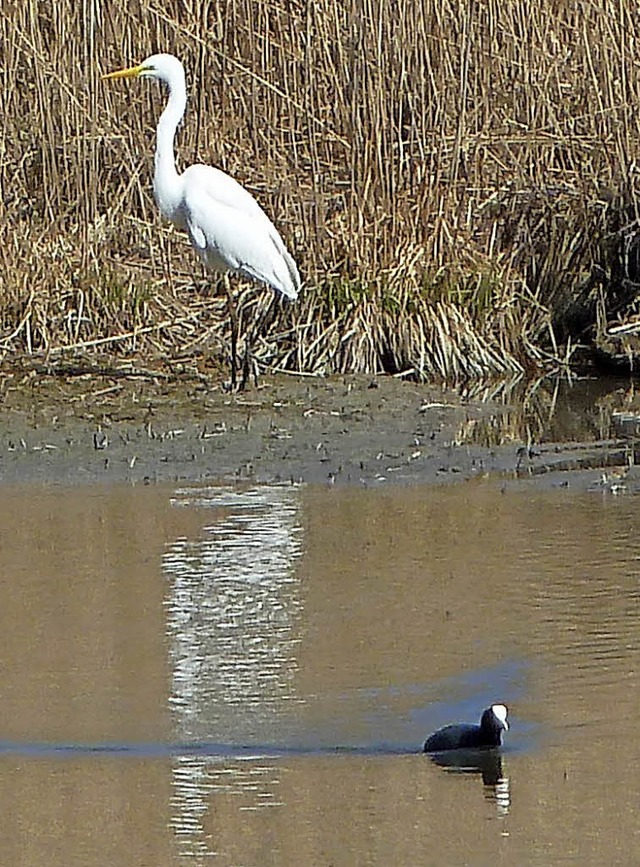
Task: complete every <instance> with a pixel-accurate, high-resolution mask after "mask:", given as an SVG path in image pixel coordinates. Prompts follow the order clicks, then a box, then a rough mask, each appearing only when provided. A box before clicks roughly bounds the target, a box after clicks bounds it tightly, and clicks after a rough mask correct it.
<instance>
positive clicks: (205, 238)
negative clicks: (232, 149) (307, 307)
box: [183, 166, 300, 300]
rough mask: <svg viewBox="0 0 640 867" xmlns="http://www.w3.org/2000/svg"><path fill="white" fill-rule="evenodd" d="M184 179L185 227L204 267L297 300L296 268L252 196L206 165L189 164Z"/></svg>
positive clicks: (298, 283) (270, 223)
mask: <svg viewBox="0 0 640 867" xmlns="http://www.w3.org/2000/svg"><path fill="white" fill-rule="evenodd" d="M183 179H184V196H183V210H184V217H185V223H186V226H187V230H188V232H189V235H190V237H191V242H192V244H193V246H194V247H195V248H196V250H197V251H198V253H199V254H200V256H201V257H202V259H203V261H204V262H205V264H206V265H207V266H208V267H210V268H215V269H216V270H230V271H238V272H240V273H242V274H245V275H247V276H248V277H251V278H253V279H254V280H259V281H261V282H263V283H267V284H268V285H269V286H271V287H272V288H273V289H276V290H277V291H279V292H282V293H283V294H284V295H286V296H287V297H288V298H291V299H292V300H293V299H295V298H297V295H298V290H299V288H300V275H299V274H298V269H297V267H296V264H295V262H294V260H293V258H292V257H291V255H290V254H289V252H288V250H287V248H286V246H285V244H284V241H283V240H282V238H281V237H280V235H279V233H278V231H277V229H276V228H275V226H274V225H273V223H272V222H271V220H270V219H269V218H268V217H267V215H266V214H265V212H264V211H263V210H262V208H261V207H260V205H259V204H258V202H257V201H256V200H255V199H254V198H253V196H252V195H251V193H249V192H247V190H245V189H244V187H242V186H241V185H240V184H239V183H237V181H234V180H233V178H231V177H230V176H229V175H227V174H225V173H224V172H221V171H220V170H219V169H214V168H211V167H209V166H191V167H190V168H189V169H187V171H186V172H185V173H184V175H183Z"/></svg>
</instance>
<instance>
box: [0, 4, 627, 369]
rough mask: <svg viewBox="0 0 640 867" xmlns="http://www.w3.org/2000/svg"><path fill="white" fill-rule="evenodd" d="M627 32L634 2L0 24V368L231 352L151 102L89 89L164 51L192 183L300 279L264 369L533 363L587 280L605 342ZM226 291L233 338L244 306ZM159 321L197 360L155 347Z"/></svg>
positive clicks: (568, 328)
mask: <svg viewBox="0 0 640 867" xmlns="http://www.w3.org/2000/svg"><path fill="white" fill-rule="evenodd" d="M639 26H640V25H639V24H638V20H637V15H636V14H635V7H633V6H632V5H631V4H630V3H628V2H626V0H625V2H620V3H618V4H590V3H587V2H585V0H580V2H578V3H577V4H558V3H556V2H552V0H542V2H541V3H539V4H537V5H536V6H535V7H532V6H531V4H530V3H527V4H525V3H524V0H504V2H501V3H498V2H497V0H484V2H482V3H477V4H469V3H467V2H463V0H447V2H445V3H440V2H437V3H436V2H435V0H422V2H421V3H405V4H400V5H398V4H388V3H385V2H382V0H354V2H352V3H351V4H347V5H345V4H343V3H338V2H336V0H320V2H318V3H315V4H311V5H309V4H307V5H305V4H299V5H295V4H293V5H292V4H290V3H284V2H280V0H276V2H274V3H271V4H255V3H251V2H249V0H224V2H222V3H220V4H213V3H210V2H205V3H196V2H194V0H184V2H181V3H172V2H169V3H166V2H163V3H160V2H159V0H151V2H145V3H144V4H142V3H139V2H134V3H133V5H132V4H131V3H124V2H122V0H114V2H113V3H111V4H109V5H108V7H105V6H104V5H103V4H100V3H98V2H97V0H86V2H85V3H84V4H83V6H82V9H81V10H80V9H79V7H78V6H77V4H73V3H71V2H70V0H60V2H59V3H57V4H56V5H55V7H51V6H47V5H46V4H40V3H37V2H35V0H27V2H26V3H17V2H16V0H7V2H5V4H4V5H3V7H2V10H0V39H2V44H3V71H4V74H5V81H4V87H3V89H2V92H0V118H2V120H1V123H2V135H1V138H0V346H2V347H4V350H5V351H8V352H12V353H19V352H24V351H39V350H49V349H52V348H63V347H65V346H67V347H71V346H74V345H76V344H79V343H83V342H87V341H99V340H102V339H109V337H113V338H114V339H115V341H116V343H117V344H118V347H119V350H118V351H120V352H122V353H123V354H124V355H127V354H136V353H138V354H139V353H144V352H145V351H154V352H159V353H162V352H166V353H167V354H171V355H175V354H176V353H179V352H180V340H179V339H178V338H177V335H178V334H183V333H184V334H185V340H186V341H187V342H188V343H190V344H191V345H192V346H194V347H195V346H196V345H197V337H198V332H200V333H201V334H203V335H208V337H207V341H206V342H207V344H213V345H215V346H224V345H225V341H226V340H227V336H228V325H227V323H225V322H224V312H223V307H222V305H221V304H220V303H219V302H218V300H217V299H216V298H212V299H211V300H209V301H208V300H206V296H202V297H201V296H198V297H197V298H196V299H195V300H194V288H193V287H194V281H198V280H199V279H200V271H199V268H198V266H197V264H196V260H195V258H194V257H193V255H192V253H191V251H190V250H189V249H188V245H187V244H186V243H185V241H184V239H183V238H180V237H178V236H177V235H176V234H175V233H174V232H173V231H171V230H169V229H167V228H166V227H162V226H160V223H159V220H158V217H157V214H156V209H155V206H154V204H153V203H152V201H151V198H150V175H151V166H152V141H153V128H154V125H155V122H156V118H157V116H158V114H159V111H160V109H161V105H162V99H163V97H162V96H161V95H160V94H159V92H158V91H157V90H156V89H155V88H154V87H151V88H147V87H145V86H144V85H143V86H141V85H140V84H139V83H138V84H133V85H132V86H131V87H130V88H127V89H124V87H125V86H124V85H123V87H122V88H113V87H111V88H108V87H105V86H104V85H103V84H102V83H101V82H100V81H99V73H100V72H102V71H104V70H106V69H111V68H114V67H116V66H120V65H122V64H125V63H129V62H132V61H136V60H140V59H142V58H143V57H144V56H145V55H147V54H150V53H152V52H153V51H156V50H171V51H173V52H174V53H176V54H178V55H179V56H180V57H181V58H182V59H183V60H184V62H185V65H186V66H187V69H188V73H189V84H190V89H191V94H192V99H191V103H190V107H189V113H188V115H187V118H186V123H185V126H184V129H183V130H182V131H181V133H180V136H179V160H180V162H181V164H182V165H184V164H186V163H188V162H191V161H194V160H196V159H201V160H203V161H206V162H212V163H214V164H216V165H219V166H221V167H222V168H223V169H225V170H226V171H229V172H230V173H232V174H233V175H234V176H236V177H237V178H238V179H239V180H240V181H241V182H242V183H244V184H245V185H246V186H247V187H248V188H249V189H250V190H251V191H252V192H253V193H255V194H256V195H257V197H258V198H259V200H260V201H261V202H262V203H263V204H264V205H265V207H266V208H267V210H268V211H269V212H270V213H271V214H272V215H273V217H274V219H275V222H276V223H277V225H278V226H279V228H280V229H281V230H282V233H283V235H284V236H285V238H286V239H287V240H288V242H289V243H290V246H291V247H292V249H293V250H294V252H295V254H296V257H297V258H298V260H299V261H300V264H301V270H302V272H303V274H304V276H305V278H306V286H307V288H306V291H305V294H304V296H303V298H302V300H301V302H300V303H299V304H298V305H297V307H296V308H295V309H286V308H282V309H281V310H280V311H279V315H278V316H276V317H274V318H271V319H269V321H266V320H265V325H264V329H263V330H262V331H261V340H260V341H259V351H260V352H261V353H262V360H263V363H265V364H276V365H280V366H283V365H288V366H291V367H292V368H294V369H301V370H308V371H319V370H324V371H327V372H328V371H331V370H335V369H353V370H380V369H385V370H389V371H392V372H397V371H402V370H407V369H412V370H415V371H416V372H417V374H418V375H421V376H431V375H434V374H438V375H440V376H443V377H445V378H447V379H450V380H465V379H467V378H469V377H476V376H479V375H485V374H503V373H504V372H506V371H516V370H519V369H522V368H523V367H528V366H529V365H534V366H537V365H539V364H542V365H546V363H547V361H546V359H545V356H544V353H543V352H542V349H544V348H545V347H547V350H550V351H551V354H554V352H555V350H554V349H553V345H552V344H551V343H550V342H549V339H548V335H549V334H550V333H553V334H554V335H557V336H558V339H559V340H560V341H565V340H567V339H568V338H569V337H571V336H572V335H574V336H575V335H576V334H584V333H586V332H587V331H588V329H589V328H590V327H591V326H590V323H589V316H590V315H591V311H592V310H595V302H594V294H593V286H592V283H593V282H594V278H593V275H594V273H596V271H597V269H601V270H604V272H606V274H605V277H606V279H607V280H608V281H609V282H608V283H607V286H605V289H604V291H605V319H607V318H608V317H611V316H613V315H616V316H619V317H620V316H622V315H623V314H624V312H625V310H626V307H625V304H628V303H629V298H630V296H632V295H633V293H631V292H629V293H627V295H624V293H622V295H621V293H620V290H619V281H620V280H622V279H626V280H627V281H628V279H629V274H628V273H627V274H626V276H625V275H624V274H623V275H622V277H620V275H618V272H617V271H616V268H617V265H616V262H617V261H618V259H620V257H621V256H623V254H624V255H626V254H625V250H627V251H628V247H629V239H631V242H633V239H634V238H635V236H636V228H635V227H636V225H637V222H636V221H637V214H636V215H635V218H634V217H633V213H634V210H635V209H634V207H633V201H634V197H633V195H632V192H633V189H632V188H633V185H634V183H635V177H634V176H633V175H630V167H631V165H632V163H633V160H634V157H635V154H636V153H637V152H638V150H639V148H638V144H639V141H640V129H639V125H638V123H639V122H638V113H637V110H636V108H637V105H638V104H639V102H640V78H639V76H638V73H637V69H636V64H635V56H634V53H633V51H632V46H633V45H634V44H635V41H636V37H637V35H638V28H639ZM603 190H605V191H606V190H609V191H612V193H611V195H608V198H607V201H606V202H605V199H604V198H603V195H602V192H603ZM614 203H617V204H616V205H615V207H614ZM616 208H617V210H616ZM623 215H624V216H623ZM622 223H625V224H628V225H631V226H632V229H631V230H630V231H627V234H626V235H624V243H625V244H626V245H627V246H626V247H624V244H622V247H624V249H622V252H620V251H621V243H622V242H620V241H619V238H620V237H622V236H621V235H620V232H621V231H622V226H621V225H619V224H622ZM607 245H608V246H607ZM603 249H604V252H603ZM616 257H618V258H616ZM616 280H618V282H616ZM596 282H597V281H596ZM611 287H613V288H611ZM239 291H240V292H241V295H242V297H241V299H240V302H239V310H240V313H241V316H242V317H243V319H244V321H245V323H248V322H249V320H250V319H251V315H252V311H253V310H254V303H255V302H254V301H253V300H252V299H254V298H255V297H256V294H255V293H256V290H255V288H253V289H251V290H250V291H249V292H248V293H247V294H246V295H245V294H244V290H239ZM607 293H608V294H607ZM258 294H259V293H258ZM609 296H611V298H610V297H609ZM614 296H615V297H614ZM578 301H579V303H578ZM168 308H169V309H170V310H171V313H170V314H169V315H167V309H168ZM585 311H586V313H585ZM190 317H191V318H190ZM581 317H582V319H581ZM167 320H170V321H173V322H176V323H185V322H186V321H187V320H189V322H190V330H189V332H188V336H187V334H186V332H183V331H182V330H181V329H182V328H183V325H179V326H178V325H177V326H176V328H167V329H164V330H163V329H159V331H155V332H154V330H153V326H154V323H156V322H160V323H161V322H163V321H167ZM582 320H585V321H582ZM550 323H552V325H553V327H552V329H551V331H550V329H549V324H550ZM123 334H131V335H134V334H135V335H137V336H136V337H135V339H134V338H133V337H132V338H131V339H130V340H129V341H121V340H120V339H119V337H120V336H121V335H123ZM151 334H153V339H151V338H150V337H147V336H146V335H151ZM140 335H142V337H140ZM538 349H540V351H538ZM562 352H563V350H562V348H561V347H560V346H559V347H558V351H557V353H555V354H560V355H562Z"/></svg>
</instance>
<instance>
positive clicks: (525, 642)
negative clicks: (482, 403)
mask: <svg viewBox="0 0 640 867" xmlns="http://www.w3.org/2000/svg"><path fill="white" fill-rule="evenodd" d="M0 512H1V515H0V528H1V529H0V576H1V580H2V584H3V593H2V606H1V607H0V642H1V644H2V652H1V654H0V659H1V660H2V667H1V669H0V696H1V702H0V804H1V808H2V820H1V824H0V827H1V828H2V844H1V845H0V864H6V865H32V864H33V865H36V864H38V865H41V864H45V863H46V864H49V865H57V864H60V865H63V864H64V865H125V864H126V865H132V864H136V865H179V864H185V865H186V864H204V863H220V864H224V865H252V867H253V865H255V867H262V865H285V867H286V865H292V867H293V865H296V867H299V865H369V864H371V865H415V864H425V865H431V864H435V865H440V864H443V865H456V864H473V865H484V864H487V865H495V864H505V865H506V864H509V865H513V864H540V865H548V864H564V863H579V864H612V863H616V864H632V863H638V861H639V860H640V842H639V831H638V829H639V825H638V810H637V804H638V801H639V797H640V776H639V775H638V773H637V768H638V764H639V762H640V726H639V724H638V694H639V689H638V687H639V685H640V684H639V680H640V675H639V670H640V669H639V663H640V637H639V635H640V632H639V629H638V613H639V606H638V602H639V598H640V590H639V584H638V578H639V573H640V570H639V564H640V541H639V538H638V530H637V528H638V526H639V523H640V520H639V519H640V498H638V496H637V495H635V494H632V493H627V494H626V495H625V494H622V495H620V496H613V495H612V494H611V492H610V491H604V490H598V491H593V490H591V491H586V492H575V491H572V490H570V489H556V490H535V489H528V490H518V489H515V490H512V489H509V490H507V489H505V488H504V486H502V485H501V484H499V483H495V482H492V481H475V482H468V483H465V484H461V485H455V486H451V487H445V488H442V487H437V488H430V487H408V488H407V487H394V488H389V489H386V490H362V489H358V488H350V487H344V488H339V487H336V486H297V485H286V486H285V485H283V486H258V485H255V486H251V485H245V486H236V485H226V486H225V485H217V486H203V485H193V484H188V485H184V486H179V485H176V484H172V485H166V484H162V485H160V484H159V485H147V486H145V485H139V486H125V485H122V486H120V485H114V486H98V487H96V486H92V485H86V486H77V487H73V488H62V487H44V486H40V485H22V486H21V485H16V486H5V487H4V489H3V497H2V501H1V503H0ZM495 700H500V701H504V702H505V703H507V704H508V705H509V708H510V713H511V731H510V732H509V734H508V736H507V738H506V743H505V748H504V750H503V753H502V756H501V759H500V761H499V762H491V761H489V762H488V763H486V765H485V767H484V768H482V769H478V768H476V770H475V771H471V770H469V769H468V768H467V769H466V770H465V769H462V768H456V767H453V768H445V767H441V766H438V765H436V764H435V763H434V762H433V761H432V760H431V759H429V758H428V757H426V756H424V755H422V754H421V753H420V748H421V745H422V742H423V741H424V739H425V737H426V735H427V734H429V733H430V732H431V731H432V730H433V729H434V728H437V727H438V726H440V725H442V724H445V723H447V722H451V721H458V720H459V721H475V720H476V719H477V717H478V716H479V713H480V711H481V710H482V708H484V707H485V706H487V705H488V704H489V703H491V702H492V701H495Z"/></svg>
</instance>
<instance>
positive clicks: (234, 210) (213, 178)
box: [102, 54, 300, 386]
mask: <svg viewBox="0 0 640 867" xmlns="http://www.w3.org/2000/svg"><path fill="white" fill-rule="evenodd" d="M102 77H103V79H113V78H155V79H158V80H159V81H161V82H164V84H166V85H167V87H168V89H169V99H168V101H167V104H166V106H165V109H164V111H163V112H162V114H161V115H160V120H159V121H158V128H157V132H156V152H155V168H154V174H153V195H154V198H155V200H156V203H157V205H158V207H159V208H160V211H161V213H162V214H163V216H164V217H166V218H167V219H169V220H170V221H171V222H172V223H173V224H174V225H175V226H177V228H178V229H182V230H184V231H186V232H187V233H188V235H189V238H190V239H191V244H192V245H193V247H194V248H195V250H196V252H197V253H198V255H199V256H200V258H201V259H202V261H203V262H204V264H205V266H206V267H207V268H209V269H211V270H213V271H220V272H224V273H225V274H228V273H229V272H231V273H235V274H241V275H243V276H245V277H250V278H251V279H253V280H257V281H258V282H261V283H266V284H267V285H268V286H271V288H272V289H274V290H275V291H276V292H279V293H281V294H282V295H284V296H285V297H286V298H288V299H289V300H291V301H295V299H296V298H297V297H298V292H299V291H300V274H299V273H298V268H297V267H296V263H295V261H294V259H293V257H292V256H291V254H290V253H289V251H288V250H287V248H286V246H285V243H284V241H283V240H282V238H281V237H280V234H279V232H278V230H277V229H276V227H275V226H274V225H273V223H272V222H271V220H270V219H269V217H268V216H267V215H266V214H265V212H264V211H263V210H262V208H261V207H260V205H259V204H258V202H257V201H256V200H255V199H254V198H253V196H252V195H251V193H249V192H248V191H247V190H245V189H244V187H242V186H241V185H240V184H239V183H238V182H237V181H235V180H234V179H233V178H232V177H230V176H229V175H227V174H225V172H223V171H221V170H220V169H216V168H213V167H212V166H205V165H198V164H196V165H192V166H189V167H188V168H186V169H185V170H184V172H182V174H179V173H178V171H177V169H176V164H175V155H174V139H175V134H176V129H177V127H178V124H179V123H180V121H181V120H182V118H183V116H184V112H185V109H186V106H187V88H186V83H185V74H184V67H183V65H182V63H180V61H179V60H178V58H177V57H174V56H173V55H172V54H154V55H152V56H151V57H148V58H147V59H146V60H144V61H143V62H142V63H141V64H140V65H139V66H132V67H130V68H128V69H121V70H118V71H117V72H111V73H109V74H107V75H103V76H102ZM225 282H226V288H227V294H228V301H229V313H230V317H231V332H232V337H231V340H232V347H231V359H232V360H231V381H232V386H235V384H236V352H237V320H236V314H235V309H234V305H233V301H232V297H231V290H230V288H229V285H228V282H227V281H226V279H225ZM246 372H247V371H246V368H245V378H246Z"/></svg>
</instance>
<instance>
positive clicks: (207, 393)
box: [0, 375, 637, 493]
mask: <svg viewBox="0 0 640 867" xmlns="http://www.w3.org/2000/svg"><path fill="white" fill-rule="evenodd" d="M509 411H510V407H509V406H508V405H506V406H505V405H503V404H499V403H497V402H492V401H488V402H487V401H469V400H467V401H465V400H463V399H461V398H460V397H459V396H458V395H455V394H453V393H451V392H445V391H443V390H440V389H436V388H433V387H426V386H421V385H418V384H415V383H410V382H402V381H398V380H395V379H393V378H390V377H381V378H378V379H373V380H372V379H371V378H370V377H355V376H348V377H339V378H333V379H326V380H318V379H303V378H300V379H297V378H292V377H282V378H271V379H268V380H266V379H265V381H264V383H263V384H262V385H261V387H260V388H257V389H256V388H254V389H251V390H249V391H247V392H246V393H244V394H240V395H230V394H226V393H224V392H223V391H222V390H221V389H220V388H217V387H212V386H211V384H210V383H207V382H206V381H204V380H187V381H183V382H181V381H172V382H170V381H168V380H164V379H161V378H155V379H154V378H149V377H143V378H135V377H133V378H132V377H127V378H120V379H115V378H113V377H109V376H96V375H87V376H80V377H72V378H66V379H65V378H53V377H46V376H44V377H43V376H40V375H34V376H33V377H31V378H30V379H29V380H28V382H26V383H25V380H24V378H16V379H15V382H14V381H12V378H11V375H9V376H8V377H7V378H6V379H5V381H4V400H3V404H2V407H1V409H0V481H2V482H4V483H21V482H45V483H64V484H77V483H83V482H90V483H96V482H100V483H115V482H130V483H143V482H147V483H153V482H161V481H185V482H196V481H211V482H217V481H230V480H233V481H255V482H280V483H282V482H284V483H291V482H293V483H297V482H310V483H319V484H356V485H366V486H380V485H387V484H436V483H437V484H443V483H451V482H458V481H461V480H469V479H472V478H477V477H486V476H491V477H495V478H498V479H500V480H501V482H503V483H504V484H509V485H511V484H517V485H519V484H529V485H530V484H535V485H536V486H559V487H571V488H573V489H575V488H578V489H584V488H592V489H594V490H605V491H608V492H610V493H620V492H622V491H623V490H628V489H629V488H633V487H635V486H636V485H637V482H636V480H635V471H634V469H633V468H632V469H631V470H629V468H628V467H629V463H630V462H632V461H631V457H630V456H631V454H632V452H633V447H632V445H630V441H629V440H628V439H623V438H606V439H603V438H599V437H597V436H596V435H595V432H592V434H591V435H590V436H589V438H588V439H587V440H586V441H580V442H578V441H572V442H563V443H560V444H558V443H554V442H542V441H541V442H533V444H531V443H529V444H527V441H526V439H524V438H523V437H518V435H517V433H514V431H513V429H510V428H509V426H508V425H507V426H505V425H504V417H505V415H506V414H507V413H509Z"/></svg>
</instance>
